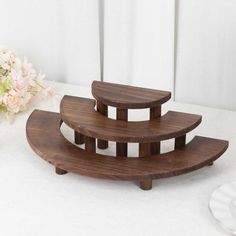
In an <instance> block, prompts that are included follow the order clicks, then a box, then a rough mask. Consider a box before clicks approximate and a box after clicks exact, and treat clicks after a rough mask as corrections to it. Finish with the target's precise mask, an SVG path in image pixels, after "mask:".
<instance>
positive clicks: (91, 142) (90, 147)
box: [85, 136, 96, 152]
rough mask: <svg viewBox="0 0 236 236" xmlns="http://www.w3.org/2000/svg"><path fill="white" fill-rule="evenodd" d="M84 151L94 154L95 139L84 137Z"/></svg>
mask: <svg viewBox="0 0 236 236" xmlns="http://www.w3.org/2000/svg"><path fill="white" fill-rule="evenodd" d="M85 150H86V151H87V152H96V142H95V138H92V137H87V136H86V137H85Z"/></svg>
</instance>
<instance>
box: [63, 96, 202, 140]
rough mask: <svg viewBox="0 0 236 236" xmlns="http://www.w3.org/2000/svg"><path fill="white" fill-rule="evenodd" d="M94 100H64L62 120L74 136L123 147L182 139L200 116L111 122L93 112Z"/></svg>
mask: <svg viewBox="0 0 236 236" xmlns="http://www.w3.org/2000/svg"><path fill="white" fill-rule="evenodd" d="M95 104H96V102H95V100H93V99H88V98H81V97H73V96H64V97H63V99H62V101H61V106H60V112H61V118H62V120H63V121H64V122H65V123H66V124H67V125H68V126H69V127H71V128H72V129H74V130H76V131H77V132H79V133H81V134H83V135H85V136H89V137H93V138H97V139H102V140H109V141H115V142H124V143H130V142H135V143H152V142H159V141H161V140H166V139H171V138H176V137H180V136H183V135H185V134H186V133H188V132H189V131H191V130H193V129H194V128H196V127H197V126H198V125H199V124H200V123H201V119H202V117H201V116H200V115H194V114H187V113H182V112H175V111H169V112H167V113H166V114H165V115H164V116H162V117H160V118H156V119H153V120H146V121H135V122H134V121H128V122H127V121H122V120H113V119H110V118H108V117H105V116H103V115H102V114H100V113H99V112H97V111H95V109H94V107H95Z"/></svg>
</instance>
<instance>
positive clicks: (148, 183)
mask: <svg viewBox="0 0 236 236" xmlns="http://www.w3.org/2000/svg"><path fill="white" fill-rule="evenodd" d="M150 155H151V144H150V143H140V144H139V157H140V158H145V157H148V156H150ZM140 188H141V189H143V190H150V189H152V179H144V180H141V181H140Z"/></svg>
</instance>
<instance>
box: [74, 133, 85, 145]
mask: <svg viewBox="0 0 236 236" xmlns="http://www.w3.org/2000/svg"><path fill="white" fill-rule="evenodd" d="M74 136H75V143H76V144H78V145H81V144H84V135H83V134H80V133H78V132H76V131H74Z"/></svg>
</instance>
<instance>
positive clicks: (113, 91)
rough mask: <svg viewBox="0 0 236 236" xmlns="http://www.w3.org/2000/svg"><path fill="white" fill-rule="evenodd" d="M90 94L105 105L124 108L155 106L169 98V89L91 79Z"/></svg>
mask: <svg viewBox="0 0 236 236" xmlns="http://www.w3.org/2000/svg"><path fill="white" fill-rule="evenodd" d="M92 94H93V96H94V98H96V100H99V101H101V102H102V103H103V104H105V105H108V106H113V107H117V108H124V109H140V108H151V107H156V106H158V105H160V104H163V103H165V102H167V101H168V100H169V99H170V98H171V92H169V91H161V90H154V89H147V88H141V87H134V86H129V85H123V84H114V83H108V82H101V81H93V83H92Z"/></svg>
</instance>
